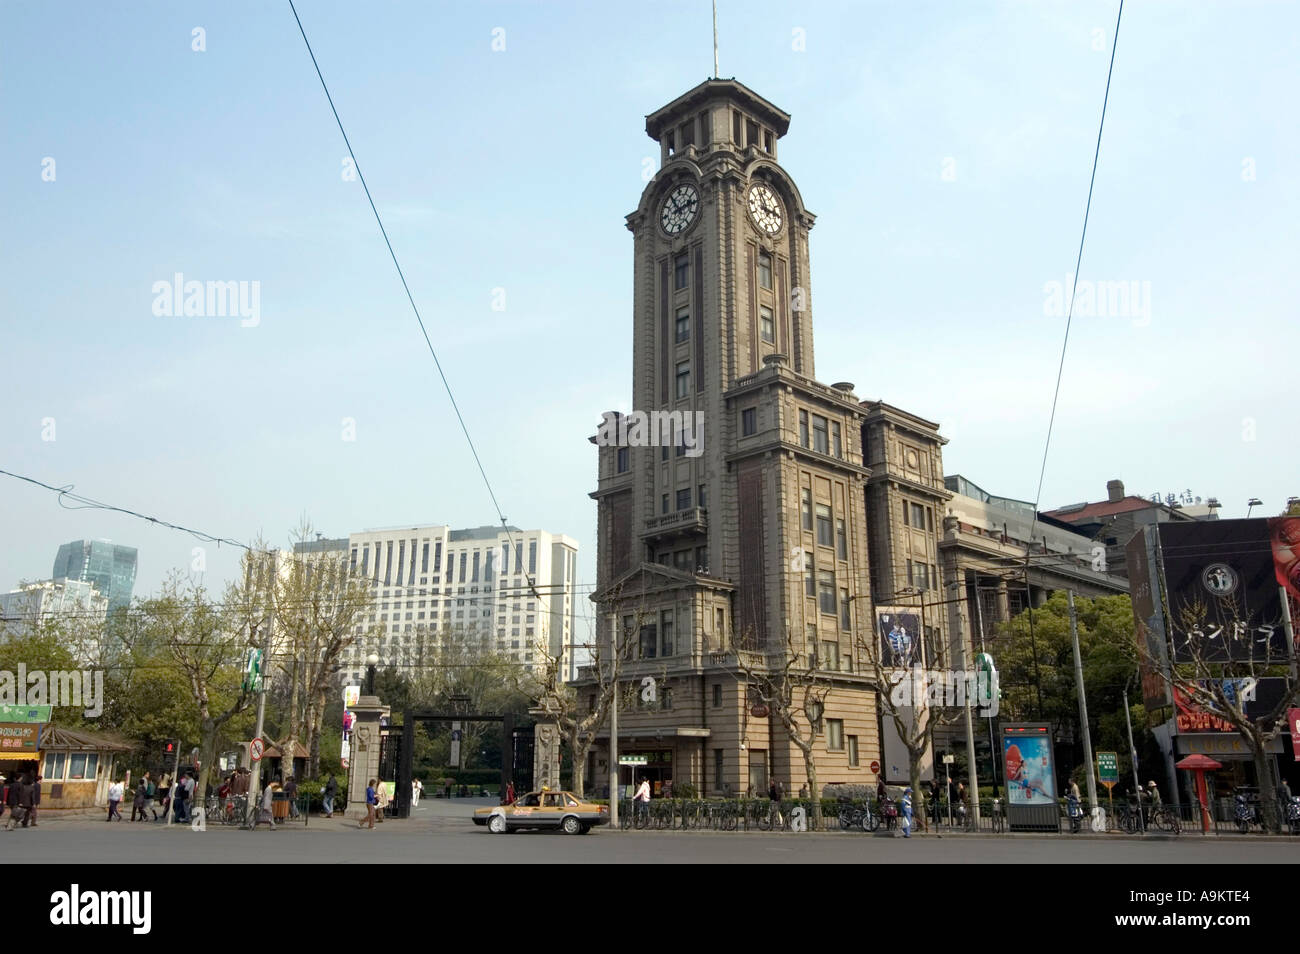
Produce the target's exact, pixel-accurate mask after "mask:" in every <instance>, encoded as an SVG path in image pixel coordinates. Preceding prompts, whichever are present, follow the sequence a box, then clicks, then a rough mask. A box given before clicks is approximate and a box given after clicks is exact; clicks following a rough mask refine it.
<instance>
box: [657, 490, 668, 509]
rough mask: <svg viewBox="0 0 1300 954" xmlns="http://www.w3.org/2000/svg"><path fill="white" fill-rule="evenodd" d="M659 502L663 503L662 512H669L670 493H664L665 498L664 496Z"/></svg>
mask: <svg viewBox="0 0 1300 954" xmlns="http://www.w3.org/2000/svg"><path fill="white" fill-rule="evenodd" d="M659 502H660V504H661V507H660V511H661V512H662V513H667V512H668V495H667V494H664V495H663V498H662V499H661V500H660V501H659Z"/></svg>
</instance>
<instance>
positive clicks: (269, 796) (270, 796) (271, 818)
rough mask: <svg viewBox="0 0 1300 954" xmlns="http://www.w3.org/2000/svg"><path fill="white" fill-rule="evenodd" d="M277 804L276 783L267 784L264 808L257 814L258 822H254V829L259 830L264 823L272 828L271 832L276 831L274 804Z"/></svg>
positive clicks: (263, 795)
mask: <svg viewBox="0 0 1300 954" xmlns="http://www.w3.org/2000/svg"><path fill="white" fill-rule="evenodd" d="M274 802H275V782H267V783H266V788H265V789H263V790H262V807H261V808H260V809H259V810H258V812H257V820H256V821H254V822H253V828H255V829H256V828H257V826H258V825H260V824H262V822H266V823H267V825H269V826H270V828H271V831H275V814H274V811H273V809H272V807H271V806H272V804H273V803H274Z"/></svg>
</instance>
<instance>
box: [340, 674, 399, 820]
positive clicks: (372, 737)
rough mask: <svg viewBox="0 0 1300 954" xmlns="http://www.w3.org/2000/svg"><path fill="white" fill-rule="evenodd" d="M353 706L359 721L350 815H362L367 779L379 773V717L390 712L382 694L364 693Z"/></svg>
mask: <svg viewBox="0 0 1300 954" xmlns="http://www.w3.org/2000/svg"><path fill="white" fill-rule="evenodd" d="M349 708H350V709H351V711H352V714H353V715H354V716H355V717H356V722H354V723H353V725H352V739H351V755H350V757H349V761H348V804H347V812H346V817H348V818H357V819H361V818H365V817H366V783H367V782H369V781H370V780H371V779H372V778H378V777H379V720H380V719H382V718H384V717H385V716H387V715H388V710H389V707H388V706H386V705H383V704H381V703H380V701H379V697H378V696H362V697H361V698H360V699H358V700H357V703H356V705H354V706H350V707H349Z"/></svg>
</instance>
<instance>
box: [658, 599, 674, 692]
mask: <svg viewBox="0 0 1300 954" xmlns="http://www.w3.org/2000/svg"><path fill="white" fill-rule="evenodd" d="M672 654H673V611H672V610H664V611H663V612H661V613H660V614H659V655H660V656H671V655H672ZM666 695H667V693H666V692H665V696H666ZM664 708H665V709H667V708H669V706H668V705H667V700H666V699H665V705H664Z"/></svg>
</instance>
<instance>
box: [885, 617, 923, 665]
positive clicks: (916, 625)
mask: <svg viewBox="0 0 1300 954" xmlns="http://www.w3.org/2000/svg"><path fill="white" fill-rule="evenodd" d="M876 631H877V632H878V633H879V639H880V665H881V666H882V667H883V668H885V669H911V668H912V667H913V666H919V665H921V614H920V613H919V612H917V610H916V609H915V608H911V609H908V608H907V607H896V606H881V607H877V609H876Z"/></svg>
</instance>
